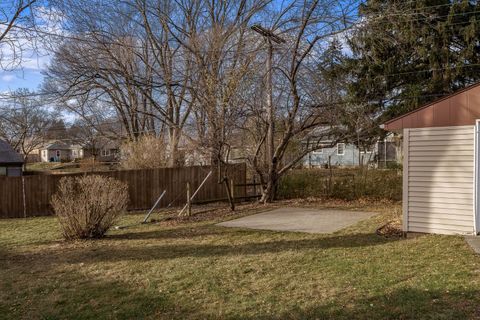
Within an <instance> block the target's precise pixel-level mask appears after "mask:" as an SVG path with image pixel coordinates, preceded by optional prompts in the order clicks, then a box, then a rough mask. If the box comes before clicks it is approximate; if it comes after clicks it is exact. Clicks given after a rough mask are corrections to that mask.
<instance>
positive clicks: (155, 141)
mask: <svg viewBox="0 0 480 320" xmlns="http://www.w3.org/2000/svg"><path fill="white" fill-rule="evenodd" d="M166 150H167V147H166V145H165V142H164V141H163V140H162V139H160V138H157V137H154V136H144V137H141V138H139V140H138V141H130V142H126V143H124V144H123V145H122V147H121V154H122V156H121V158H120V164H121V166H122V168H125V169H151V168H161V167H166V166H167V163H168V155H167V152H166Z"/></svg>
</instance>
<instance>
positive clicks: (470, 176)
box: [403, 125, 474, 234]
mask: <svg viewBox="0 0 480 320" xmlns="http://www.w3.org/2000/svg"><path fill="white" fill-rule="evenodd" d="M404 152H405V153H404V178H403V215H404V216H403V229H404V230H405V231H410V232H429V233H440V234H472V233H473V232H474V219H473V216H474V190H473V189H474V188H473V187H474V126H470V125H469V126H455V127H438V128H415V129H404Z"/></svg>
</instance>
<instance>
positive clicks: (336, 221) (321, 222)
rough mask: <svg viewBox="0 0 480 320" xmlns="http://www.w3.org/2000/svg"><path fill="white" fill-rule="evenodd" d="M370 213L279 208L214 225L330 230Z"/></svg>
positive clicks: (288, 229) (276, 229) (365, 217)
mask: <svg viewBox="0 0 480 320" xmlns="http://www.w3.org/2000/svg"><path fill="white" fill-rule="evenodd" d="M373 215H375V213H373V212H361V211H347V210H333V209H312V208H280V209H275V210H271V211H268V212H263V213H258V214H254V215H251V216H247V217H243V218H239V219H235V220H230V221H225V222H221V223H219V224H217V225H218V226H222V227H236V228H247V229H259V230H274V231H296V232H308V233H332V232H335V231H338V230H340V229H343V228H346V227H348V226H350V225H352V224H355V223H357V222H359V221H361V220H364V219H367V218H370V217H371V216H373Z"/></svg>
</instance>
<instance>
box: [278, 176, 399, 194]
mask: <svg viewBox="0 0 480 320" xmlns="http://www.w3.org/2000/svg"><path fill="white" fill-rule="evenodd" d="M277 197H278V198H279V199H293V198H302V197H325V198H335V199H342V200H354V199H359V198H372V199H387V200H394V201H398V200H401V199H402V171H401V170H396V169H365V168H364V169H361V168H352V169H332V170H329V169H294V170H291V171H290V172H289V173H287V174H286V175H285V176H284V177H282V178H281V181H280V184H279V187H278V191H277Z"/></svg>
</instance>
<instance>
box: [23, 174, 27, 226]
mask: <svg viewBox="0 0 480 320" xmlns="http://www.w3.org/2000/svg"><path fill="white" fill-rule="evenodd" d="M22 197H23V217H24V218H25V219H27V197H26V194H25V177H24V176H23V175H22Z"/></svg>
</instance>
